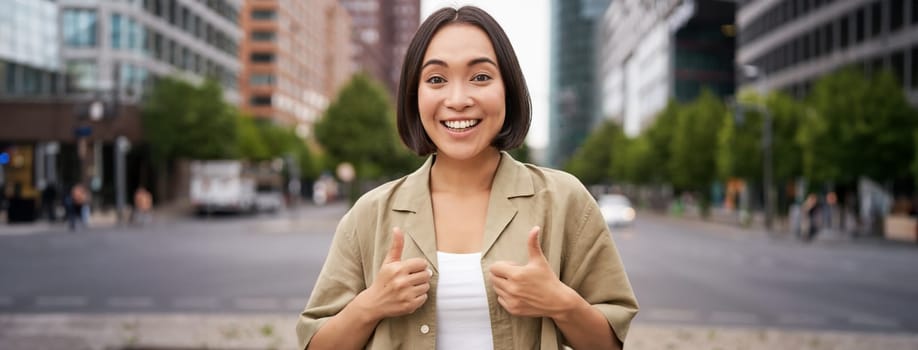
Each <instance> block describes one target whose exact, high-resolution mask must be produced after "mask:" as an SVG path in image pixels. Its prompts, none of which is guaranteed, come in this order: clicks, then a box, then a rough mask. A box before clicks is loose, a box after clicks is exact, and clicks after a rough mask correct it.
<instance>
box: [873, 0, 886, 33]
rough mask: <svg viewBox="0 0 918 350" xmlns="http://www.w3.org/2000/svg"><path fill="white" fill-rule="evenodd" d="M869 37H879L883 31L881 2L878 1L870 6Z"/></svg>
mask: <svg viewBox="0 0 918 350" xmlns="http://www.w3.org/2000/svg"><path fill="white" fill-rule="evenodd" d="M870 28H871V30H870V37H872V38H876V37H879V36H880V34H881V33H882V32H883V4H882V3H881V2H879V1H876V2H874V3H873V5H871V6H870Z"/></svg>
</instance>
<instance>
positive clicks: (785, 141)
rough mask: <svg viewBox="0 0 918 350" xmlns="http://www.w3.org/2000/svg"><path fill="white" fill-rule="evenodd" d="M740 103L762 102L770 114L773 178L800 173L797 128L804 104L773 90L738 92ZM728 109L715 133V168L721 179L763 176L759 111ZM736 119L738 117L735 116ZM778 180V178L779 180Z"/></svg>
mask: <svg viewBox="0 0 918 350" xmlns="http://www.w3.org/2000/svg"><path fill="white" fill-rule="evenodd" d="M739 103H742V104H743V105H746V106H763V108H766V109H767V110H768V112H769V113H770V114H771V116H772V159H773V169H774V178H775V180H776V181H788V180H792V179H794V178H795V177H797V176H799V175H801V174H802V169H801V166H800V162H801V156H800V146H799V144H798V143H797V140H796V134H797V129H798V127H799V123H800V120H801V119H802V117H803V107H802V105H800V104H799V103H797V102H796V101H794V100H793V99H792V98H790V97H789V96H787V95H785V94H783V93H780V92H775V93H771V94H769V95H768V96H766V97H762V96H759V95H756V94H755V93H752V92H744V93H741V94H740V97H739ZM733 112H735V111H728V113H727V116H726V118H725V119H724V124H723V126H722V127H721V129H720V133H719V134H718V149H717V168H718V173H719V175H720V177H721V178H722V179H727V178H730V177H740V178H744V179H747V180H751V181H761V180H762V151H763V149H762V123H763V122H764V118H763V115H762V113H760V111H759V110H757V109H755V108H749V107H746V108H745V112H744V113H742V117H736V116H735V115H734V114H733ZM737 119H739V120H737ZM779 183H780V182H779Z"/></svg>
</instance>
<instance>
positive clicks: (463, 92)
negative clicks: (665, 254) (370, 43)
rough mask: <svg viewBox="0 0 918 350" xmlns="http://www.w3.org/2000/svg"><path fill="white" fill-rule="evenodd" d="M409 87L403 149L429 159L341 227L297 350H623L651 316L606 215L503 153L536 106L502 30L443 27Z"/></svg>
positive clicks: (417, 53) (588, 199)
mask: <svg viewBox="0 0 918 350" xmlns="http://www.w3.org/2000/svg"><path fill="white" fill-rule="evenodd" d="M402 73H403V75H402V77H401V81H400V84H399V93H398V101H397V103H398V108H397V110H398V116H397V119H398V130H399V134H400V136H401V138H402V141H403V142H404V143H405V144H406V145H407V146H408V147H409V148H410V149H411V150H413V151H414V152H415V153H417V154H419V155H422V156H429V157H428V160H427V162H426V163H425V164H424V165H423V166H422V167H421V168H420V169H418V170H417V171H415V172H414V173H413V174H410V175H408V176H405V177H403V178H401V179H398V180H395V181H392V182H390V183H387V184H384V185H382V186H380V187H378V188H376V189H374V190H373V191H370V192H369V193H367V194H365V195H364V196H363V197H361V198H360V200H358V201H357V203H356V204H355V205H354V207H353V208H351V210H350V211H349V212H348V214H347V215H345V217H344V218H343V219H342V220H341V222H340V223H339V226H338V229H337V231H336V233H335V239H334V241H333V243H332V247H331V249H330V251H329V254H328V259H327V260H326V262H325V266H324V267H323V269H322V272H321V273H320V275H319V278H318V281H317V282H316V287H315V290H314V291H313V294H312V295H311V296H310V299H309V303H308V305H307V307H306V309H305V310H304V311H303V312H302V313H301V315H300V320H299V323H298V324H297V334H298V337H299V341H300V346H301V347H302V348H309V349H360V348H369V349H398V348H401V349H439V350H451V349H469V348H470V349H535V348H540V349H543V350H546V349H560V348H561V347H562V346H563V345H568V346H572V347H574V348H577V349H616V348H621V345H622V343H623V342H624V339H625V335H626V334H627V331H628V327H629V325H630V323H631V320H632V318H633V317H634V316H635V314H636V313H637V308H638V307H637V301H636V300H635V297H634V294H633V292H632V290H631V285H630V283H629V282H628V278H627V276H626V274H625V271H624V268H623V267H622V263H621V259H620V258H619V255H618V251H617V249H616V248H615V243H614V242H613V241H612V238H611V235H610V234H609V229H608V226H607V225H606V223H605V221H604V220H603V217H602V214H601V212H600V210H599V207H598V206H597V204H596V202H595V201H594V200H593V198H592V196H591V195H590V193H589V192H588V191H587V190H586V188H584V187H583V185H582V184H580V182H579V181H578V180H577V179H576V178H574V177H573V176H571V175H569V174H566V173H563V172H560V171H557V170H553V169H545V168H540V167H536V166H533V165H530V164H522V163H519V162H517V161H516V160H514V159H513V158H512V157H510V155H509V154H508V153H507V152H505V151H507V150H510V149H513V148H515V147H518V146H520V145H521V144H522V142H523V140H524V139H525V137H526V133H527V132H528V130H529V124H530V120H531V116H530V104H531V102H530V98H529V91H528V89H527V87H526V82H525V80H524V78H523V74H522V71H521V70H520V67H519V63H518V62H517V58H516V55H515V53H514V51H513V47H512V46H511V45H510V42H509V40H508V39H507V35H506V34H505V33H504V31H503V30H502V29H501V28H500V26H499V25H498V24H497V22H495V21H494V19H493V18H491V16H490V15H488V14H487V13H485V12H484V11H482V10H481V9H478V8H476V7H470V6H466V7H462V8H460V9H452V8H444V9H441V10H439V11H437V12H435V13H433V14H432V15H431V16H430V17H428V18H427V20H425V21H424V23H423V24H421V27H420V28H419V29H418V31H417V33H416V34H415V37H414V38H413V39H412V42H411V44H410V45H409V48H408V52H407V53H406V56H405V62H404V65H403V68H402Z"/></svg>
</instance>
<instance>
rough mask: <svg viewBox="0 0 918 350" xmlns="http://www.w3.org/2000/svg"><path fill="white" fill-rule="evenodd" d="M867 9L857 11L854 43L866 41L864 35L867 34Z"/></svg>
mask: <svg viewBox="0 0 918 350" xmlns="http://www.w3.org/2000/svg"><path fill="white" fill-rule="evenodd" d="M866 10H867V9H866V8H863V7H862V8H859V9H858V10H857V15H856V16H855V22H854V42H855V43H860V42H861V41H864V33H866V32H867V23H866V22H867V19H866V16H867V15H866V14H865V13H864V12H866Z"/></svg>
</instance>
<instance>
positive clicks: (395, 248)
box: [383, 227, 405, 264]
mask: <svg viewBox="0 0 918 350" xmlns="http://www.w3.org/2000/svg"><path fill="white" fill-rule="evenodd" d="M404 247H405V235H404V234H402V230H401V229H399V228H398V227H394V228H392V245H391V246H389V253H388V254H386V260H384V261H383V264H387V263H393V262H399V261H401V260H402V248H404Z"/></svg>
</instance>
